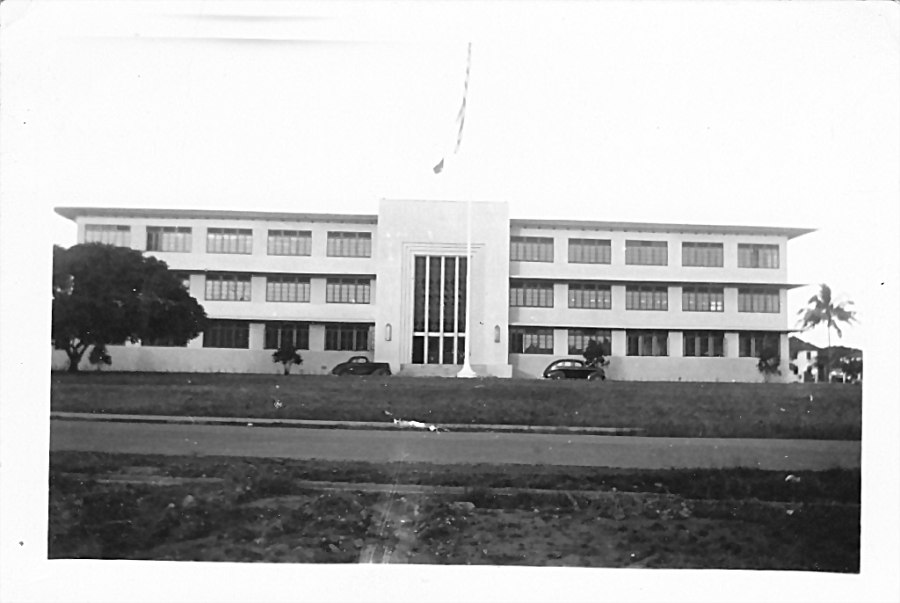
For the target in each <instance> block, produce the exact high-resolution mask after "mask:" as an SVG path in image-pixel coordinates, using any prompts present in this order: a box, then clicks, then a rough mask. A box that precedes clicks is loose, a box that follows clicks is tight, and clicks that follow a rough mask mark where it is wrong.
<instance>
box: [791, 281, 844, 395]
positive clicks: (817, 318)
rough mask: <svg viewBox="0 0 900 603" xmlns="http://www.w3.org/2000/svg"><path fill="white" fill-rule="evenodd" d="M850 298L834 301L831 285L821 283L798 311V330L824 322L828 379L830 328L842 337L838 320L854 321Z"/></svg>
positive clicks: (810, 327)
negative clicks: (804, 306) (826, 338)
mask: <svg viewBox="0 0 900 603" xmlns="http://www.w3.org/2000/svg"><path fill="white" fill-rule="evenodd" d="M852 305H853V302H852V301H850V300H847V301H843V302H838V303H835V302H834V301H833V300H832V299H831V287H829V286H828V285H826V284H824V283H822V284H821V285H820V286H819V293H818V294H816V295H813V296H812V297H810V298H809V301H808V302H807V305H806V308H803V309H802V310H800V312H798V314H800V315H801V316H802V318H801V319H800V322H801V324H800V330H801V331H808V330H810V329H814V328H816V327H817V326H819V325H821V324H824V325H825V328H826V330H827V334H828V357H827V358H826V359H825V362H826V366H825V375H826V380H827V379H828V373H829V371H830V370H831V366H830V365H831V330H832V329H834V332H835V333H837V336H838V337H842V336H843V334H842V333H841V328H840V326H838V323H839V322H842V323H846V324H848V325H849V324H852V323H853V322H856V311H855V310H851V309H850V308H849V307H848V306H852Z"/></svg>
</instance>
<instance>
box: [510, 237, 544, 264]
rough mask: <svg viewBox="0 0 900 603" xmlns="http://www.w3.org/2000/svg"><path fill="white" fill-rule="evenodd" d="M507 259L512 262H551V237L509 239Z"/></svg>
mask: <svg viewBox="0 0 900 603" xmlns="http://www.w3.org/2000/svg"><path fill="white" fill-rule="evenodd" d="M509 259H510V261H513V262H517V261H518V262H552V261H553V239H552V238H551V237H510V238H509Z"/></svg>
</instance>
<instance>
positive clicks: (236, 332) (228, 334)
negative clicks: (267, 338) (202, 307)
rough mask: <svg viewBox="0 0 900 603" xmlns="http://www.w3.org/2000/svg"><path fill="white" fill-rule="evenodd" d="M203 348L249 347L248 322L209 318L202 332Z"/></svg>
mask: <svg viewBox="0 0 900 603" xmlns="http://www.w3.org/2000/svg"><path fill="white" fill-rule="evenodd" d="M203 347H205V348H242V349H247V348H249V347H250V323H249V322H247V321H245V320H211V321H209V325H208V326H207V328H206V330H205V331H204V332H203Z"/></svg>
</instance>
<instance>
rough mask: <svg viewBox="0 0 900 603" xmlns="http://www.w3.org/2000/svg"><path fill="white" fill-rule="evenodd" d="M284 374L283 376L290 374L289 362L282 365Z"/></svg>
mask: <svg viewBox="0 0 900 603" xmlns="http://www.w3.org/2000/svg"><path fill="white" fill-rule="evenodd" d="M284 374H285V375H290V374H291V365H290V363H289V362H285V363H284Z"/></svg>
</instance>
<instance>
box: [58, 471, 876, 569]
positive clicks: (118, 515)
mask: <svg viewBox="0 0 900 603" xmlns="http://www.w3.org/2000/svg"><path fill="white" fill-rule="evenodd" d="M147 458H150V459H155V461H154V462H153V463H148V462H143V461H145V460H146V459H140V458H130V459H124V458H123V459H120V460H121V461H122V462H121V463H120V464H119V468H117V469H113V468H110V467H106V468H101V469H100V470H97V471H94V470H91V469H90V459H89V458H87V457H84V456H82V457H78V456H77V455H74V454H73V453H64V454H61V455H60V454H54V458H53V459H52V460H51V481H50V509H49V528H50V534H49V555H50V557H51V558H100V559H111V558H116V559H123V558H124V559H160V560H202V561H260V562H287V563H415V564H453V565H467V564H487V565H527V566H552V565H556V566H574V567H646V568H716V569H726V568H741V569H791V570H813V571H816V570H817V571H830V572H850V573H855V572H858V571H859V504H858V502H856V503H853V502H847V501H836V500H834V501H828V500H823V499H822V497H821V495H820V494H816V495H814V496H813V495H810V496H806V497H800V499H797V497H793V498H794V500H783V498H784V497H780V496H768V497H766V496H763V497H762V498H758V497H754V496H745V497H743V498H740V499H734V498H730V497H729V495H728V493H727V492H725V491H724V490H722V489H721V488H719V489H717V488H710V489H708V494H707V497H706V498H702V499H701V498H690V497H687V496H684V495H681V494H677V493H670V492H665V490H666V489H667V488H665V487H663V488H658V487H654V488H653V490H654V491H647V490H649V488H644V487H643V486H641V488H640V490H639V491H621V490H620V489H618V488H616V487H604V488H594V489H581V490H568V489H567V490H562V489H550V488H546V487H544V488H524V487H513V488H500V487H494V488H492V487H488V486H485V485H483V484H484V483H490V480H487V481H485V480H478V479H475V480H473V484H469V485H463V486H459V485H457V486H455V487H447V486H440V485H422V484H405V485H404V484H402V483H399V482H397V481H390V480H381V481H382V483H375V484H373V483H370V482H365V483H363V482H361V481H360V479H361V478H364V477H365V475H364V474H360V473H359V472H358V471H357V472H356V473H355V474H353V475H351V473H352V472H350V473H348V472H346V471H344V470H339V469H333V470H332V471H331V473H332V481H328V482H326V481H322V480H302V479H297V477H296V476H291V475H283V476H281V477H278V475H279V474H277V473H273V472H272V470H271V468H267V467H265V466H264V465H265V462H263V466H260V465H258V464H257V465H249V464H246V463H245V464H243V465H241V464H232V465H229V464H228V463H221V461H219V463H218V464H215V465H211V464H208V465H202V466H180V467H179V466H172V465H171V464H170V465H165V464H162V463H164V461H159V457H147ZM198 462H199V461H198ZM182 464H183V465H184V463H182ZM187 465H190V463H187ZM228 467H230V470H226V469H225V468H228ZM217 468H218V469H217ZM201 470H202V471H203V472H201ZM635 473H638V474H639V473H640V472H635ZM616 476H617V480H618V481H616V480H613V483H621V482H622V479H621V478H623V475H622V473H621V472H618V473H617V474H616ZM629 477H641V476H639V475H638V476H632V475H626V476H624V481H635V482H637V483H641V482H640V481H639V480H638V479H634V480H629V479H628V478H629ZM777 477H778V479H779V480H782V479H783V478H781V476H777ZM845 477H846V476H844V477H842V476H841V475H840V474H833V475H832V476H829V477H828V479H830V480H831V479H836V480H841V479H844V478H845ZM346 478H349V479H346ZM701 479H702V477H701ZM793 479H799V478H797V477H794V478H793ZM807 479H812V478H807ZM342 480H343V481H342ZM457 481H458V480H457ZM546 481H547V476H546V475H544V482H545V484H544V485H546ZM673 483H674V480H673ZM661 485H663V484H660V483H659V482H656V483H655V486H661ZM636 487H637V486H636ZM821 489H822V490H823V491H827V484H823V486H822V488H821ZM760 494H763V492H762V490H760ZM765 498H770V499H771V498H782V500H765ZM804 498H805V500H802V499H804Z"/></svg>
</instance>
